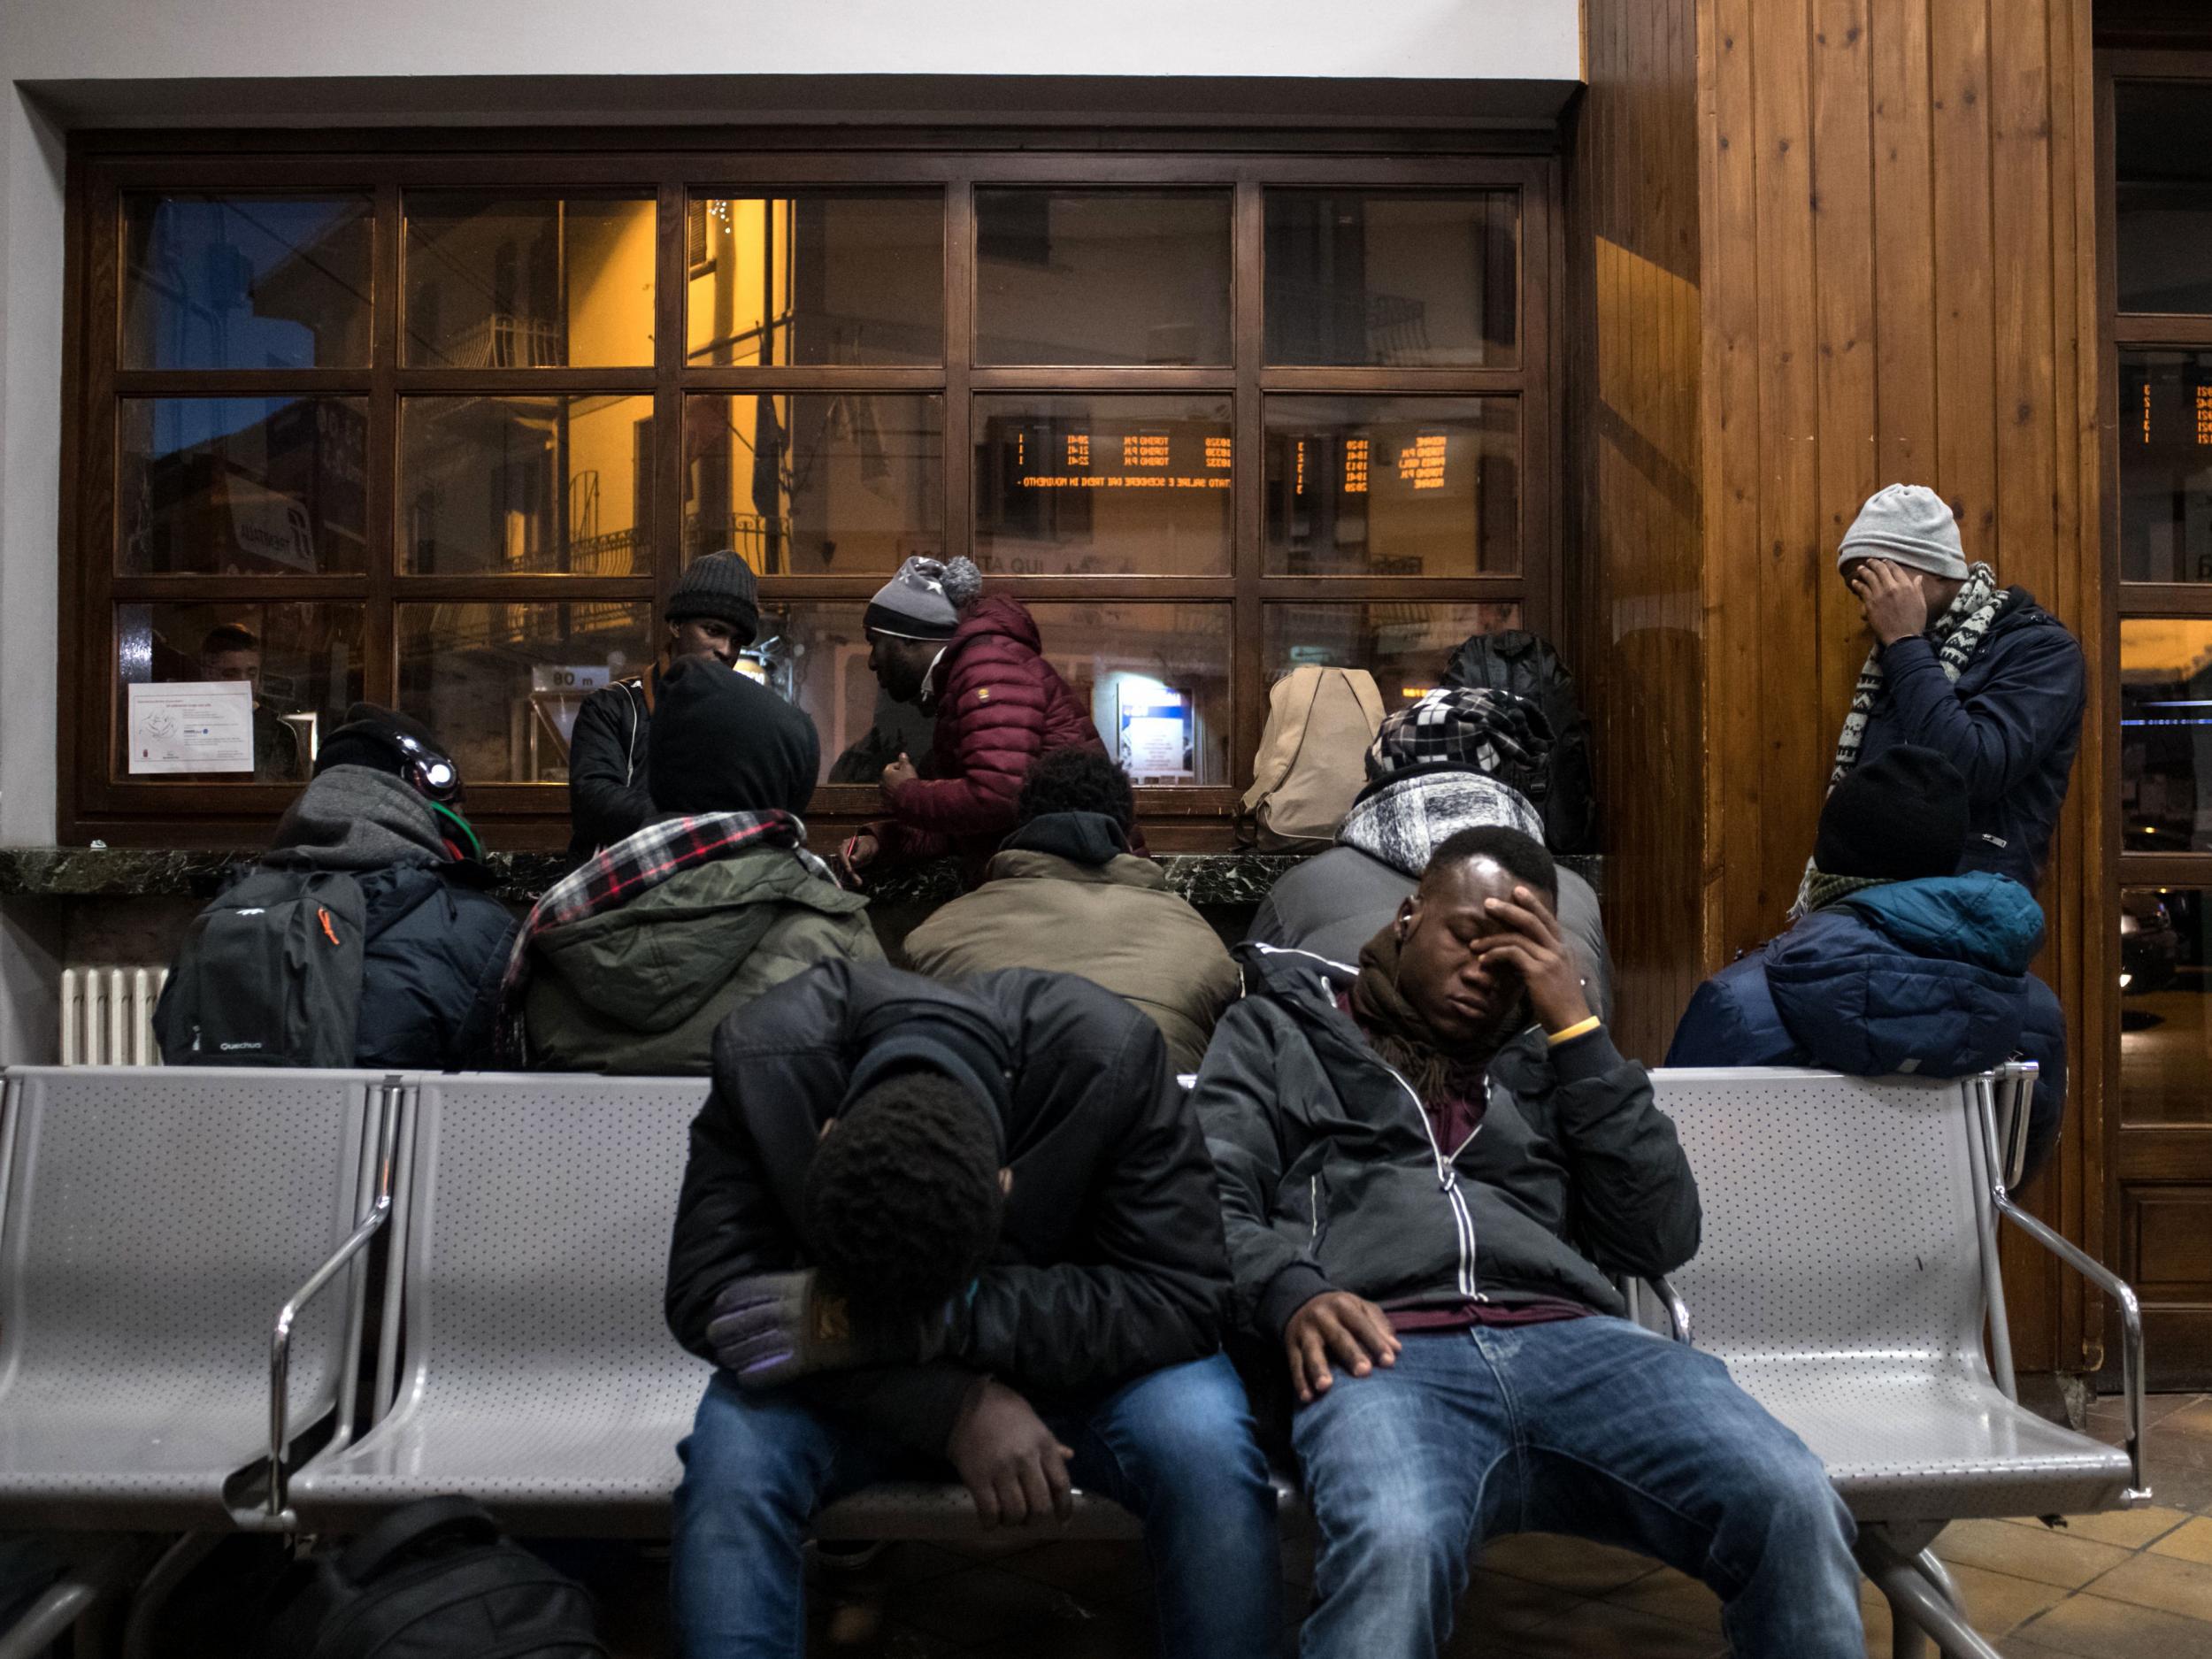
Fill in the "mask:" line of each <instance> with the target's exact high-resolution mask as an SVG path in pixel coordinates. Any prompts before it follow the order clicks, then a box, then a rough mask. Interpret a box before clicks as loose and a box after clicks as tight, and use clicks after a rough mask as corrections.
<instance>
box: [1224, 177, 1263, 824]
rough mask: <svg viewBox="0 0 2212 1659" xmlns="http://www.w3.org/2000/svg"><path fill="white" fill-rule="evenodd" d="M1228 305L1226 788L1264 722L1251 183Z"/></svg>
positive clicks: (1254, 188) (1246, 183) (1258, 283)
mask: <svg viewBox="0 0 2212 1659" xmlns="http://www.w3.org/2000/svg"><path fill="white" fill-rule="evenodd" d="M1230 246H1231V258H1230V278H1231V288H1230V305H1231V317H1232V319H1233V321H1232V334H1233V339H1234V341H1235V357H1236V398H1235V402H1234V403H1233V406H1232V410H1231V421H1232V423H1233V424H1232V431H1233V434H1234V438H1233V442H1232V443H1231V444H1230V446H1229V467H1230V471H1229V483H1230V492H1229V494H1230V502H1231V507H1232V512H1233V518H1232V521H1231V522H1232V526H1233V533H1232V534H1231V537H1230V570H1231V572H1232V573H1233V576H1234V579H1235V583H1236V592H1235V600H1234V604H1233V609H1232V611H1231V613H1230V618H1229V634H1230V649H1229V710H1230V713H1229V730H1230V733H1231V741H1230V748H1229V781H1230V782H1231V783H1240V782H1241V781H1242V780H1245V779H1247V778H1248V777H1249V776H1250V775H1251V771H1252V766H1253V764H1254V761H1255V759H1256V757H1257V756H1258V754H1259V748H1260V733H1261V730H1262V728H1263V726H1264V724H1265V722H1266V718H1267V693H1266V689H1265V685H1266V676H1267V668H1266V663H1265V657H1266V633H1265V622H1266V617H1265V613H1264V611H1263V610H1262V609H1261V605H1262V601H1263V596H1264V595H1263V588H1264V582H1263V577H1262V572H1263V570H1264V568H1265V561H1266V549H1265V548H1264V547H1263V545H1262V542H1263V540H1264V538H1265V534H1266V520H1265V513H1264V511H1263V510H1264V508H1265V505H1266V479H1265V466H1264V465H1263V464H1264V460H1265V453H1264V449H1263V445H1264V444H1265V442H1266V436H1267V434H1266V413H1267V411H1266V399H1265V395H1264V393H1263V389H1262V388H1263V380H1262V367H1263V364H1264V362H1265V359H1266V356H1267V309H1266V288H1265V283H1266V272H1265V270H1264V268H1263V267H1264V265H1265V263H1266V253H1267V219H1266V200H1265V196H1264V193H1263V191H1262V189H1261V188H1260V186H1259V184H1258V183H1257V182H1256V180H1253V179H1251V178H1249V177H1246V178H1242V179H1240V180H1239V181H1238V183H1237V187H1236V195H1235V197H1234V203H1233V219H1232V230H1231V243H1230Z"/></svg>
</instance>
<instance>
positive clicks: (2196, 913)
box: [2120, 887, 2212, 1124]
mask: <svg viewBox="0 0 2212 1659" xmlns="http://www.w3.org/2000/svg"><path fill="white" fill-rule="evenodd" d="M2208 897H2212V895H2208V894H2207V892H2206V891H2205V889H2203V888H2201V887H2134V888H2131V889H2128V890H2126V891H2124V892H2123V893H2122V894H2121V895H2120V1112H2121V1116H2122V1118H2123V1119H2124V1121H2126V1122H2128V1123H2131V1124H2146V1123H2147V1124H2157V1123H2194V1124H2200V1123H2205V1122H2208V1121H2212V1089H2207V1088H2206V1087H2205V1086H2204V1079H2205V1075H2206V1073H2207V1072H2208V1071H2212V979H2208V976H2207V974H2206V972H2205V969H2206V966H2207V964H2208V963H2212V956H2208V953H2207V950H2206V946H2207V944H2208V942H2212V941H2208V937H2207V926H2208V922H2212V904H2208V903H2207V899H2208Z"/></svg>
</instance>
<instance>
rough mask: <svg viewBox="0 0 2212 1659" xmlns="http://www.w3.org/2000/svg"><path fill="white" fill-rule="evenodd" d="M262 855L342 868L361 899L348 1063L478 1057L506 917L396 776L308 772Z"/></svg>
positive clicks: (476, 868) (482, 1060) (474, 1062)
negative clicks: (356, 1012)
mask: <svg viewBox="0 0 2212 1659" xmlns="http://www.w3.org/2000/svg"><path fill="white" fill-rule="evenodd" d="M261 862H262V863H263V864H265V865H268V866H271V867H274V868H280V869H292V870H342V871H345V872H349V873H350V874H351V875H352V876H353V878H354V879H355V880H356V881H357V883H358V884H359V886H360V888H361V897H362V900H363V902H364V903H365V905H366V907H367V920H368V938H367V941H366V943H365V946H364V947H363V953H362V954H363V960H362V970H361V1021H360V1025H359V1027H358V1029H357V1033H356V1036H355V1040H354V1064H357V1065H360V1066H373V1067H377V1068H380V1069H388V1070H392V1071H457V1070H462V1069H465V1068H469V1067H475V1066H481V1065H485V1064H488V1063H489V1059H490V1055H491V1045H492V1033H493V1030H494V1025H495V1018H496V1015H497V1010H498V999H499V982H500V978H501V976H502V974H503V972H505V969H506V965H507V952H508V949H509V947H510V946H511V945H512V944H513V942H514V936H515V927H516V923H515V918H513V917H512V916H511V915H510V914H509V913H508V910H507V907H506V906H505V905H503V904H502V903H501V902H499V901H498V900H497V899H495V898H494V897H493V896H492V895H490V894H489V893H488V892H487V891H485V888H486V887H487V886H488V883H489V877H488V874H487V873H486V872H485V870H484V868H483V866H482V865H480V864H475V863H473V862H464V861H462V860H458V859H457V858H455V857H454V856H453V855H452V853H451V852H450V850H449V849H448V848H447V846H446V843H445V840H444V837H443V836H442V835H441V834H440V833H439V828H438V818H437V816H436V814H434V812H433V811H432V810H430V807H429V804H428V803H426V802H425V801H424V800H423V798H422V797H421V796H420V795H417V794H416V793H415V792H414V790H413V789H412V788H411V787H409V786H408V785H407V784H406V783H404V782H403V781H402V780H400V779H398V778H396V777H394V776H393V775H392V774H391V773H389V772H379V771H377V770H376V769H375V768H373V767H370V766H332V767H328V768H326V770H325V771H323V772H319V773H318V774H317V775H316V778H315V780H314V781H313V782H312V783H311V784H309V785H308V786H307V787H306V789H305V790H303V792H302V793H301V795H300V796H299V798H298V799H297V800H296V801H295V802H293V803H292V806H291V809H290V810H288V811H287V812H286V813H285V815H284V818H283V821H282V822H280V824H279V825H278V826H277V833H276V840H275V842H274V844H273V845H272V846H271V848H270V849H269V851H268V852H267V853H266V854H265V855H264V856H263V858H262V860H261Z"/></svg>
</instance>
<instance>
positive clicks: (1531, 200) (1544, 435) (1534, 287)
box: [1476, 167, 1565, 637]
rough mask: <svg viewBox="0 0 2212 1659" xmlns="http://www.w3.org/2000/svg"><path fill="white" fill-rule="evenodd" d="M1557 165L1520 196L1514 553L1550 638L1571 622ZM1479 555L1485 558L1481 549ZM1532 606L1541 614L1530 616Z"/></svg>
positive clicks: (1536, 623)
mask: <svg viewBox="0 0 2212 1659" xmlns="http://www.w3.org/2000/svg"><path fill="white" fill-rule="evenodd" d="M1557 180H1558V173H1557V169H1556V167H1553V168H1549V169H1548V170H1547V176H1546V178H1545V179H1544V180H1543V181H1542V182H1541V183H1540V184H1535V185H1532V186H1529V187H1528V188H1525V189H1523V190H1522V191H1521V193H1520V204H1521V222H1520V234H1519V235H1518V237H1517V238H1516V241H1517V243H1518V245H1519V249H1520V256H1521V257H1520V258H1519V260H1518V261H1517V264H1518V265H1519V267H1520V294H1519V296H1518V299H1517V303H1516V305H1515V314H1516V316H1517V318H1518V319H1519V332H1520V346H1521V351H1520V361H1521V362H1523V363H1525V364H1527V365H1532V370H1533V372H1532V373H1531V374H1530V376H1529V379H1528V380H1527V388H1528V389H1527V392H1526V394H1525V396H1523V397H1522V399H1521V406H1520V410H1519V414H1520V423H1519V424H1520V461H1519V465H1518V467H1517V476H1516V483H1517V490H1516V494H1517V495H1518V496H1519V501H1518V503H1517V505H1518V507H1519V513H1520V545H1519V546H1518V547H1517V548H1516V549H1514V552H1515V556H1516V557H1515V558H1514V568H1515V570H1516V571H1517V572H1519V573H1520V577H1521V579H1522V580H1525V582H1526V583H1527V586H1528V593H1527V596H1526V597H1525V599H1524V600H1523V602H1522V603H1523V616H1522V619H1523V620H1524V621H1525V622H1526V623H1528V624H1529V625H1530V626H1532V627H1535V628H1537V629H1539V630H1540V632H1542V633H1543V634H1546V635H1548V636H1550V637H1556V636H1557V635H1558V634H1559V632H1560V625H1561V624H1562V623H1563V621H1564V620H1565V618H1564V616H1563V614H1562V612H1561V605H1560V600H1561V595H1560V570H1559V565H1560V560H1559V559H1558V558H1557V557H1555V555H1556V551H1557V547H1558V543H1557V541H1556V539H1555V534H1556V533H1555V519H1554V516H1553V507H1554V503H1555V501H1556V500H1557V498H1558V495H1559V492H1560V488H1561V480H1560V478H1559V474H1558V469H1557V465H1556V463H1555V459H1554V457H1555V454H1556V449H1555V445H1554V442H1553V441H1554V437H1555V433H1554V431H1553V426H1552V410H1553V400H1552V396H1551V391H1552V384H1553V379H1552V373H1551V370H1552V367H1553V365H1552V340H1551V293H1552V284H1551V280H1550V279H1551V275H1552V256H1553V250H1554V246H1555V238H1554V237H1553V235H1552V233H1551V210H1552V197H1553V192H1554V190H1555V188H1557ZM1476 551H1477V552H1478V554H1479V552H1480V548H1479V547H1478V548H1477V549H1476ZM1531 601H1533V604H1534V614H1533V615H1530V614H1529V610H1530V602H1531Z"/></svg>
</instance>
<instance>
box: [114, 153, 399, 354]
mask: <svg viewBox="0 0 2212 1659" xmlns="http://www.w3.org/2000/svg"><path fill="white" fill-rule="evenodd" d="M123 218H124V239H125V243H126V249H127V259H128V269H129V280H128V281H127V285H126V288H125V294H126V303H125V306H124V317H123V342H122V358H123V364H124V366H126V367H127V368H145V369H180V368H223V369H304V368H315V367H318V366H323V367H327V366H331V365H340V364H358V363H363V362H365V361H366V360H367V356H368V354H367V349H366V348H367V342H368V321H369V294H368V286H369V237H370V213H369V204H368V201H367V199H366V198H365V197H359V196H357V197H350V198H349V197H339V198H336V199H334V200H288V199H282V198H277V197H259V196H234V197H225V198H217V197H210V196H135V195H134V196H128V197H127V198H126V199H125V202H124V206H123Z"/></svg>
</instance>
